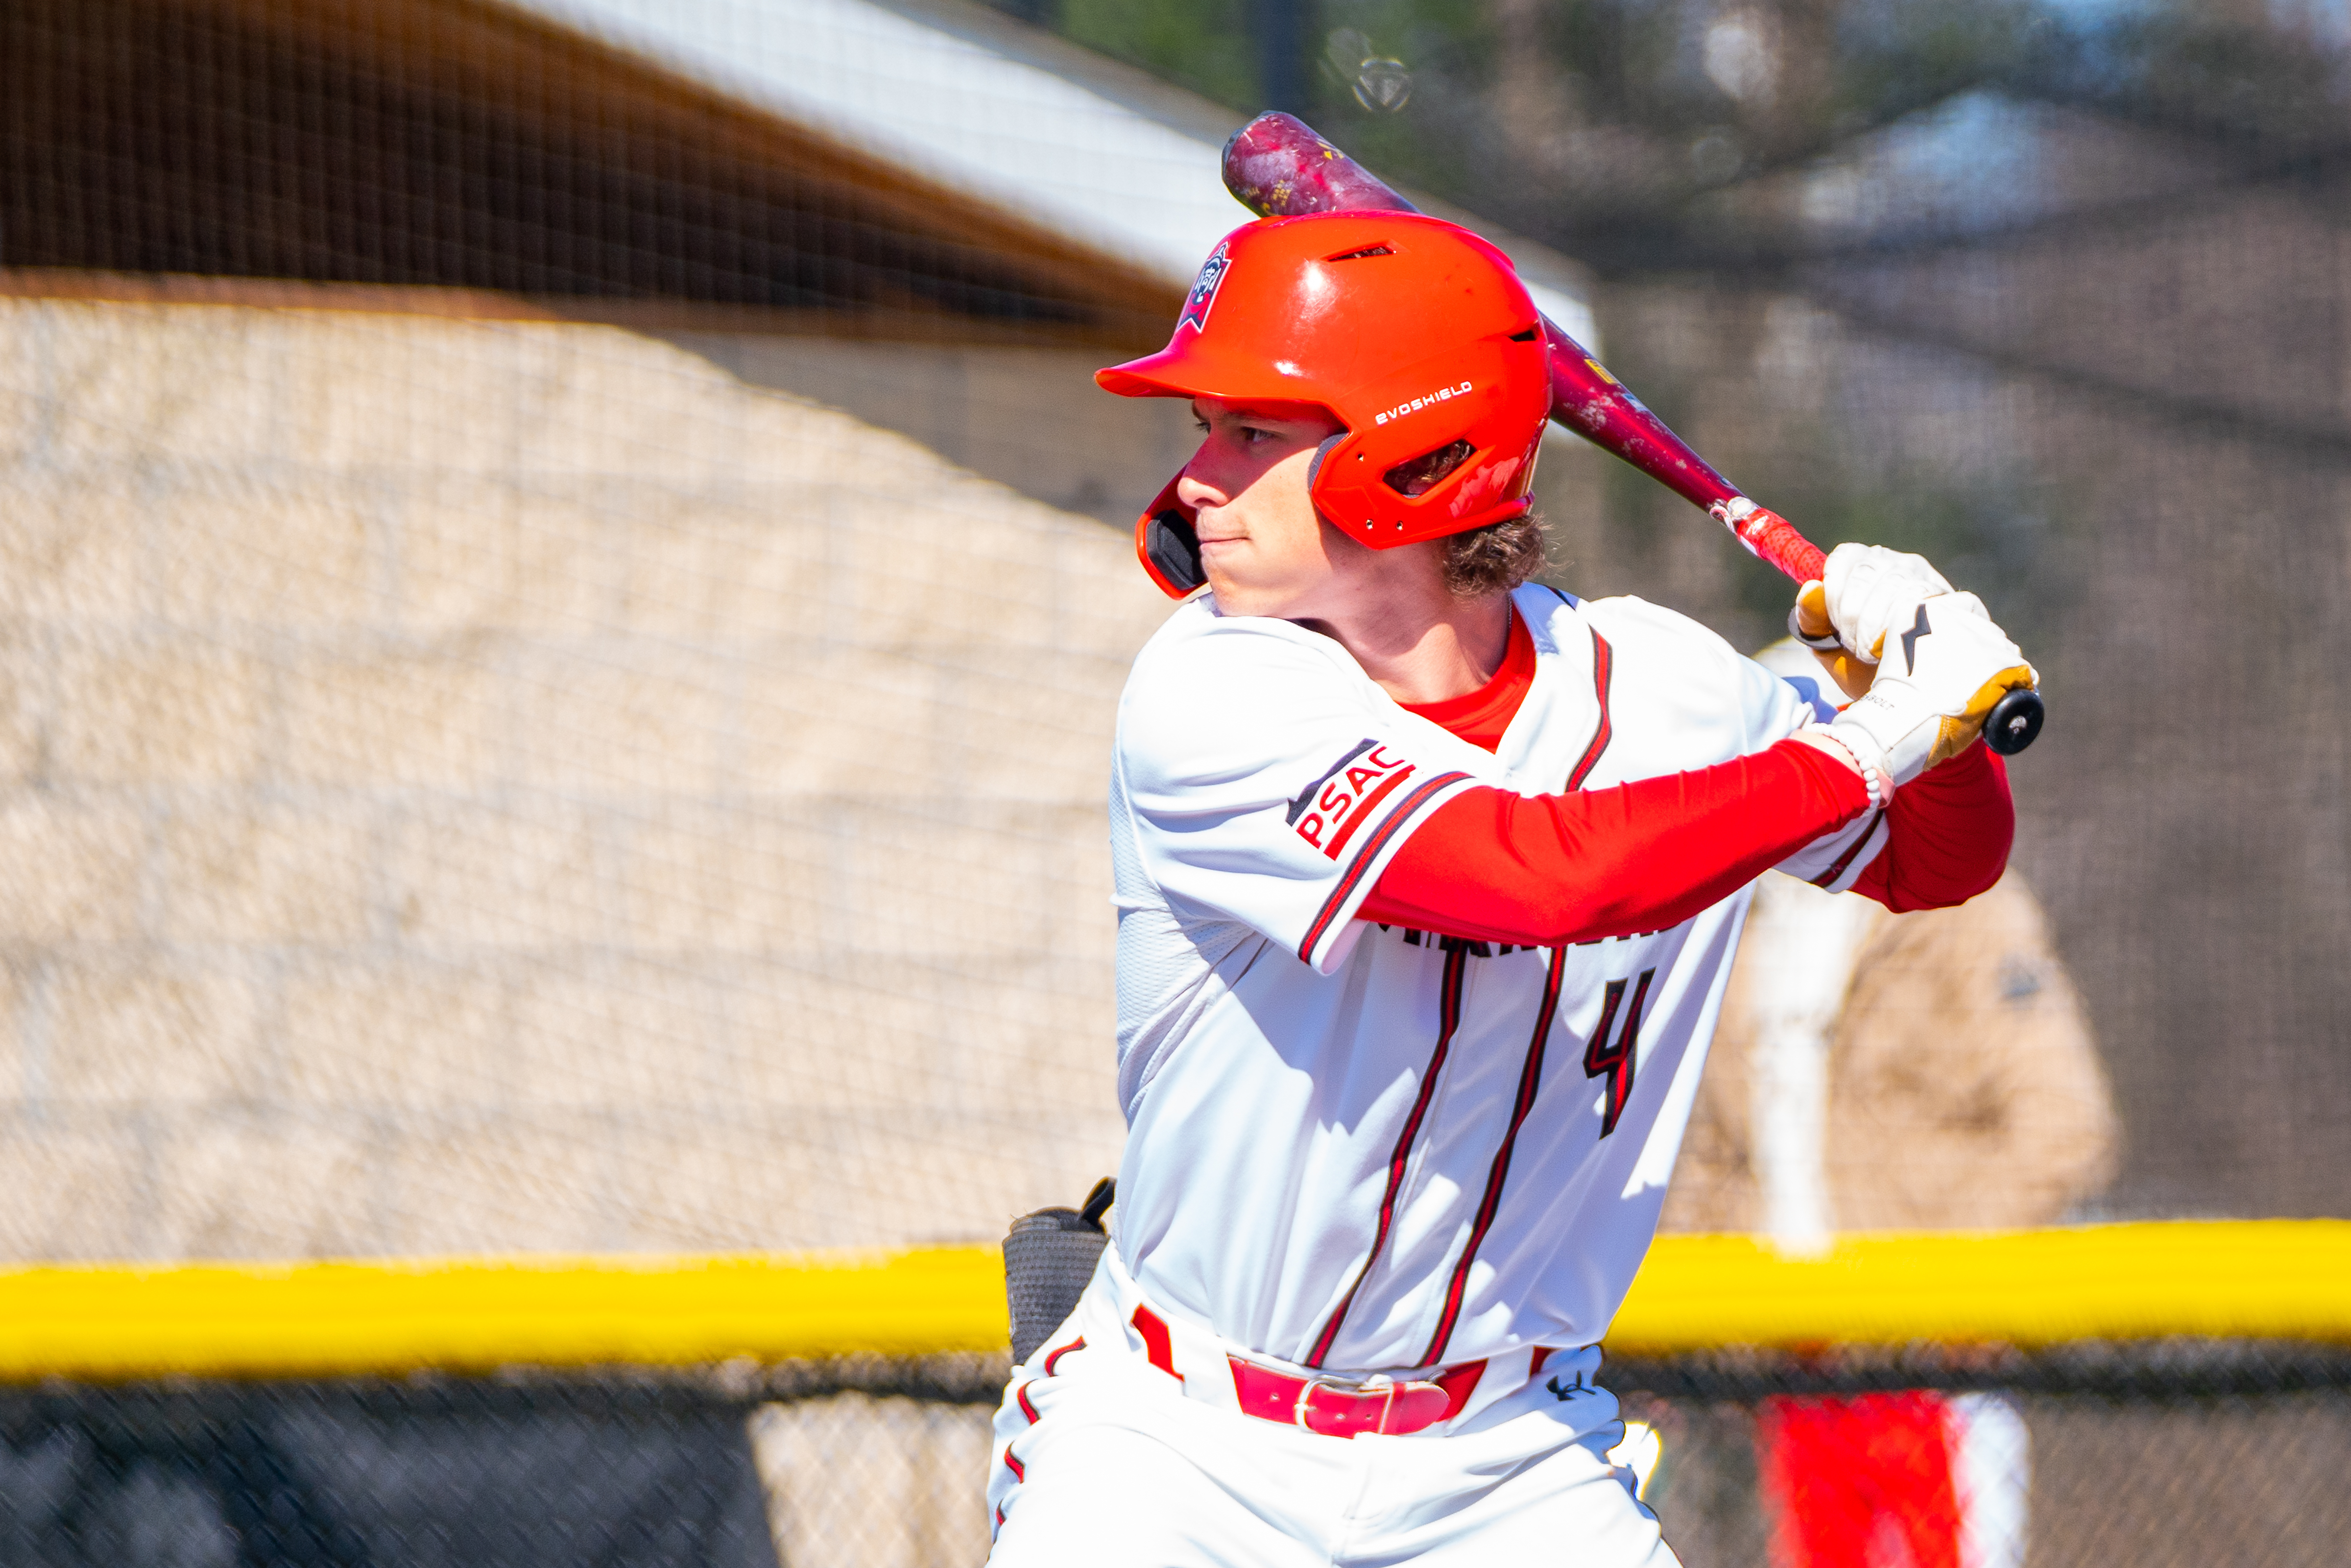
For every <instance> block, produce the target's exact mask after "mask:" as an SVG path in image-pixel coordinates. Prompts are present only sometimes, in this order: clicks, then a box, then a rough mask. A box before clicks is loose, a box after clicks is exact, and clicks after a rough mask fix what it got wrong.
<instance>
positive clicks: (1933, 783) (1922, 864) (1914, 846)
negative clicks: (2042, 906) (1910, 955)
mask: <svg viewBox="0 0 2351 1568" xmlns="http://www.w3.org/2000/svg"><path fill="white" fill-rule="evenodd" d="M2015 837H2016V805H2015V802H2014V801H2013V800H2011V799H2010V798H2009V793H2008V768H2007V765H2006V764H2004V763H2002V762H2001V759H2000V758H1999V757H1998V756H1997V755H1996V754H1995V753H1994V752H1993V751H1992V749H1991V747H1989V746H1970V747H1968V748H1967V749H1966V750H1965V751H1962V752H1960V753H1959V755H1958V756H1957V757H1954V758H1951V759H1950V760H1949V761H1948V762H1946V763H1944V764H1943V765H1942V766H1941V767H1939V768H1929V769H1928V771H1926V772H1924V773H1922V774H1920V775H1919V776H1918V777H1917V778H1916V779H1912V780H1911V781H1910V782H1909V783H1907V784H1905V785H1904V786H1902V788H1901V789H1897V790H1896V791H1895V794H1894V803H1893V804H1892V805H1891V806H1888V807H1887V808H1886V847H1885V848H1884V849H1882V850H1880V851H1879V852H1878V853H1877V858H1876V860H1873V861H1871V862H1869V864H1868V865H1867V866H1866V867H1865V868H1864V869H1863V871H1862V873H1861V876H1860V879H1859V880H1858V881H1856V882H1855V883H1854V884H1853V890H1854V891H1855V893H1861V894H1868V895H1869V896H1870V897H1872V898H1874V899H1876V900H1877V902H1878V903H1880V904H1884V905H1886V908H1888V909H1891V910H1893V911H1894V912H1895V913H1896V914H1897V915H1899V914H1903V913H1905V912H1907V911H1909V910H1913V909H1946V908H1949V906H1950V905H1952V904H1964V903H1966V902H1967V901H1968V900H1969V899H1970V898H1973V897H1974V896H1975V895H1976V894H1979V893H1981V892H1983V891H1984V890H1985V889H1986V888H1988V887H1990V886H1991V884H1992V883H1996V882H1998V881H1999V880H2000V873H2001V872H2002V871H2004V870H2006V869H2007V867H2008V850H2009V845H2010V843H2011V841H2013V840H2014V839H2015Z"/></svg>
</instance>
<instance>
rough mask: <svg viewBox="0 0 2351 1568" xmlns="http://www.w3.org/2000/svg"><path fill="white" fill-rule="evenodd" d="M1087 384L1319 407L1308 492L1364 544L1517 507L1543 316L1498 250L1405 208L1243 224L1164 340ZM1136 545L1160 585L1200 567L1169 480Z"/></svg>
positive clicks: (1474, 521) (1537, 417)
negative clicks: (1320, 429)
mask: <svg viewBox="0 0 2351 1568" xmlns="http://www.w3.org/2000/svg"><path fill="white" fill-rule="evenodd" d="M1094 380H1095V381H1096V382H1100V383H1101V384H1102V386H1103V387H1104V388H1105V389H1107V390H1108V391H1111V392H1117V393H1119V394H1120V395H1122V396H1124V397H1184V398H1192V397H1212V398H1217V399H1218V400H1220V401H1224V402H1250V401H1255V400H1263V401H1266V402H1283V403H1311V404H1315V405H1317V406H1319V407H1322V408H1324V409H1327V410H1329V411H1330V413H1331V414H1332V417H1333V418H1335V419H1337V420H1338V421H1339V423H1342V424H1343V425H1344V426H1345V427H1346V428H1345V429H1344V430H1343V432H1342V433H1341V434H1337V435H1335V436H1332V438H1331V439H1330V440H1329V441H1326V442H1324V443H1323V444H1322V449H1321V450H1320V451H1318V452H1317V453H1316V455H1315V458H1314V462H1313V465H1312V466H1311V469H1310V470H1309V475H1308V491H1309V494H1310V495H1311V497H1312V500H1313V503H1314V507H1315V509H1316V511H1317V512H1319V513H1320V514H1321V515H1322V517H1323V518H1324V520H1326V521H1327V522H1329V523H1330V524H1331V525H1332V527H1334V528H1339V529H1341V530H1342V531H1343V532H1345V533H1346V534H1347V535H1348V536H1349V537H1350V538H1355V539H1359V540H1361V541H1362V542H1363V543H1364V544H1367V545H1370V546H1372V547H1373V548H1374V549H1389V548H1391V547H1394V546H1396V545H1403V544H1412V543H1416V542H1417V541H1419V540H1423V539H1432V538H1442V537H1444V536H1445V535H1447V534H1455V533H1462V532H1465V531H1467V530H1468V529H1470V528H1484V527H1486V526H1487V525H1488V524H1489V523H1498V522H1502V521H1505V520H1507V519H1509V518H1511V517H1519V516H1521V515H1522V514H1524V513H1525V512H1526V510H1527V508H1528V506H1529V502H1528V499H1527V491H1528V487H1529V486H1530V485H1531V483H1532V481H1533V478H1534V467H1535V457H1536V454H1537V452H1538V450H1539V448H1540V446H1541V441H1542V432H1543V423H1544V421H1545V419H1546V418H1547V417H1548V414H1549V412H1550V407H1551V373H1550V368H1549V360H1548V358H1547V355H1546V351H1545V349H1544V345H1543V340H1542V329H1541V316H1540V314H1539V313H1538V312H1537V310H1536V308H1535V306H1534V302H1533V301H1532V300H1531V298H1528V295H1527V291H1526V287H1525V286H1524V285H1523V284H1521V283H1520V281H1519V277H1518V273H1517V270H1516V269H1515V268H1514V267H1512V266H1511V265H1510V258H1509V257H1507V256H1504V255H1503V254H1502V253H1501V252H1500V251H1499V250H1498V249H1496V248H1495V247H1494V246H1491V245H1489V243H1487V242H1486V241H1485V240H1482V239H1480V238H1479V237H1478V236H1477V235H1473V234H1471V233H1469V232H1468V230H1466V229H1463V228H1460V227H1458V226H1457V225H1453V224H1448V223H1446V222H1444V221H1443V220H1441V219H1438V218H1431V217H1425V216H1422V215H1420V214H1406V213H1324V214H1315V215H1313V216H1311V217H1299V218H1267V219H1261V220H1259V221H1258V222H1256V223H1252V224H1245V225H1242V226H1241V227H1239V228H1238V229H1235V230H1234V231H1233V232H1232V233H1231V234H1229V235H1226V236H1225V238H1224V239H1223V240H1222V241H1220V242H1219V243H1218V244H1217V248H1216V249H1215V250H1214V251H1213V252H1212V253H1210V255H1209V256H1208V259H1207V264H1206V265H1204V266H1203V267H1201V269H1200V276H1199V278H1198V280H1197V281H1196V283H1195V284H1194V285H1193V287H1192V290H1191V292H1190V293H1189V294H1188V295H1186V298H1185V302H1184V308H1183V311H1182V314H1181V316H1180V317H1179V319H1177V321H1176V324H1175V335H1174V337H1172V338H1171V339H1170V340H1168V344H1167V347H1166V348H1165V349H1163V350H1160V351H1159V352H1158V353H1155V354H1151V355H1147V356H1145V357H1144V358H1143V359H1140V360H1132V361H1128V362H1127V363H1125V364H1123V365H1113V366H1112V367H1111V368H1110V369H1108V370H1104V371H1098V372H1096V374H1095V376H1094ZM1178 477H1180V476H1178ZM1135 553H1136V555H1137V556H1138V557H1139V558H1140V559H1141V560H1142V562H1143V566H1144V570H1145V571H1148V572H1149V573H1150V574H1151V577H1152V580H1154V581H1155V582H1157V583H1158V584H1159V586H1160V587H1161V589H1163V590H1164V591H1166V592H1167V593H1168V594H1169V595H1170V596H1172V597H1175V598H1179V599H1180V598H1182V597H1183V596H1184V595H1186V594H1187V593H1190V592H1192V591H1194V590H1196V589H1197V588H1199V587H1200V586H1201V584H1202V582H1203V581H1205V580H1206V579H1205V575H1204V573H1203V572H1202V570H1201V567H1200V558H1199V541H1198V538H1197V537H1196V535H1195V533H1194V531H1193V518H1192V516H1191V514H1190V511H1189V510H1188V508H1186V507H1185V506H1184V505H1183V503H1182V502H1181V501H1180V500H1178V499H1177V497H1176V494H1175V480H1170V481H1169V482H1168V484H1167V486H1166V487H1165V489H1163V490H1162V491H1161V492H1160V493H1159V495H1158V497H1156V498H1155V500H1154V501H1153V502H1152V504H1151V507H1150V508H1149V509H1147V510H1146V511H1145V512H1144V514H1143V516H1142V517H1140V518H1139V519H1137V521H1136V524H1135Z"/></svg>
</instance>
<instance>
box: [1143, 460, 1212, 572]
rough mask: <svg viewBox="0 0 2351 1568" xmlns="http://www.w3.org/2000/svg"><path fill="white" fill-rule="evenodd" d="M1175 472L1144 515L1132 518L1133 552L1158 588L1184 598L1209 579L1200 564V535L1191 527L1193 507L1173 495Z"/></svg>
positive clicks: (1144, 511)
mask: <svg viewBox="0 0 2351 1568" xmlns="http://www.w3.org/2000/svg"><path fill="white" fill-rule="evenodd" d="M1182 478H1183V476H1182V475H1181V474H1178V475H1177V476H1175V478H1174V479H1170V480H1168V481H1167V483H1166V485H1165V486H1163V487H1162V488H1161V489H1160V492H1159V494H1158V495H1157V496H1156V497H1153V499H1152V502H1151V505H1150V506H1148V507H1144V510H1143V516H1141V517H1137V518H1135V520H1134V555H1135V559H1137V560H1139V561H1141V562H1142V563H1143V570H1144V571H1145V572H1147V573H1148V574H1150V578H1151V580H1152V581H1154V582H1155V583H1157V584H1158V585H1159V591H1160V592H1162V593H1164V594H1165V595H1166V596H1167V597H1168V598H1170V599H1183V598H1186V597H1188V596H1189V595H1191V594H1193V593H1195V592H1196V591H1199V589H1200V588H1201V587H1203V586H1204V585H1205V584H1206V583H1207V580H1208V574H1207V570H1205V569H1204V568H1203V567H1202V566H1201V565H1200V535H1199V533H1198V531H1197V529H1196V528H1194V526H1193V513H1192V508H1191V507H1187V506H1186V505H1185V504H1184V503H1183V502H1182V501H1181V500H1179V499H1177V498H1176V495H1175V486H1176V484H1177V482H1178V481H1179V480H1181V479H1182Z"/></svg>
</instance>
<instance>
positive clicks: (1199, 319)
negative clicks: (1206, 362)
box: [1175, 240, 1233, 332]
mask: <svg viewBox="0 0 2351 1568" xmlns="http://www.w3.org/2000/svg"><path fill="white" fill-rule="evenodd" d="M1232 265H1233V264H1232V262H1231V261H1230V260H1229V259H1228V257H1227V256H1226V255H1225V242H1224V241H1222V240H1218V241H1217V248H1216V249H1215V250H1213V251H1211V252H1210V253H1209V254H1208V259H1207V260H1206V261H1204V262H1202V263H1201V264H1200V276H1199V277H1197V278H1196V279H1195V280H1194V282H1193V284H1192V293H1191V297H1190V298H1187V299H1186V300H1185V301H1184V314H1183V315H1181V316H1179V317H1177V318H1176V319H1175V325H1176V328H1177V329H1179V330H1180V329H1183V328H1186V327H1189V328H1191V329H1193V330H1194V331H1196V332H1197V331H1202V330H1205V329H1207V325H1208V308H1209V307H1210V306H1213V305H1214V304H1216V302H1217V288H1218V287H1221V286H1222V285H1223V283H1224V281H1225V274H1226V272H1227V271H1228V270H1229V269H1230V268H1231V267H1232Z"/></svg>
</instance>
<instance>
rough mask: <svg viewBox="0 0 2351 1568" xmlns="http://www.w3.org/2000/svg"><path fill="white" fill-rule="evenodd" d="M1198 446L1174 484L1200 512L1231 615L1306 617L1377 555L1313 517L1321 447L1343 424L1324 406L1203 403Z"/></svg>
mask: <svg viewBox="0 0 2351 1568" xmlns="http://www.w3.org/2000/svg"><path fill="white" fill-rule="evenodd" d="M1192 413H1193V414H1194V416H1195V417H1196V419H1197V420H1198V421H1199V424H1200V430H1201V434H1202V439H1201V442H1200V450H1199V451H1197V452H1196V453H1194V454H1193V455H1192V461H1191V462H1189V463H1187V464H1186V465H1185V466H1184V473H1183V475H1182V476H1181V477H1180V478H1179V479H1178V480H1177V481H1176V486H1175V494H1176V496H1177V497H1178V498H1179V499H1180V500H1182V501H1183V502H1184V504H1185V505H1186V506H1188V507H1192V508H1193V509H1194V512H1195V513H1196V523H1197V527H1198V529H1199V535H1200V564H1201V566H1202V567H1203V568H1204V569H1206V570H1207V574H1208V586H1209V588H1210V589H1211V590H1213V591H1215V593H1216V596H1217V608H1218V609H1219V610H1221V611H1223V612H1225V613H1226V614H1228V615H1276V616H1280V617H1283V618H1285V619H1288V620H1306V619H1311V618H1315V617H1318V616H1321V615H1323V614H1326V613H1328V612H1329V608H1330V607H1329V606H1328V605H1327V604H1326V603H1325V602H1324V601H1327V600H1330V599H1331V598H1332V595H1333V593H1334V591H1336V590H1338V589H1339V588H1340V586H1341V585H1342V583H1343V581H1344V580H1347V579H1349V578H1351V577H1352V576H1353V575H1355V572H1356V571H1357V570H1360V569H1361V567H1362V566H1363V565H1364V564H1367V563H1366V562H1359V561H1358V559H1357V558H1359V557H1360V558H1369V557H1372V556H1374V555H1375V554H1377V553H1378V552H1375V551H1374V550H1371V549H1366V548H1365V547H1364V546H1362V545H1359V544H1357V543H1355V542H1354V541H1353V539H1350V538H1347V537H1346V536H1345V535H1343V534H1342V533H1340V532H1339V531H1338V530H1337V529H1336V528H1331V527H1329V526H1328V525H1327V524H1325V523H1324V522H1323V521H1322V518H1321V517H1318V516H1316V515H1315V511H1314V503H1313V502H1312V500H1311V499H1310V498H1309V497H1308V496H1307V492H1306V473H1307V469H1308V467H1309V466H1310V465H1311V464H1312V462H1313V460H1314V449H1315V447H1317V446H1319V445H1321V444H1322V442H1324V441H1325V440H1327V439H1328V438H1330V437H1331V436H1333V435H1336V434H1339V432H1340V431H1341V430H1342V429H1343V428H1344V427H1343V426H1342V425H1341V424H1340V423H1338V422H1337V421H1336V420H1333V419H1332V417H1331V416H1330V415H1329V414H1327V413H1323V412H1322V410H1320V409H1315V408H1310V407H1305V406H1302V405H1296V404H1280V405H1267V404H1251V403H1238V402H1223V401H1221V400H1219V399H1217V398H1206V397H1204V398H1195V399H1194V400H1193V402H1192Z"/></svg>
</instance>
